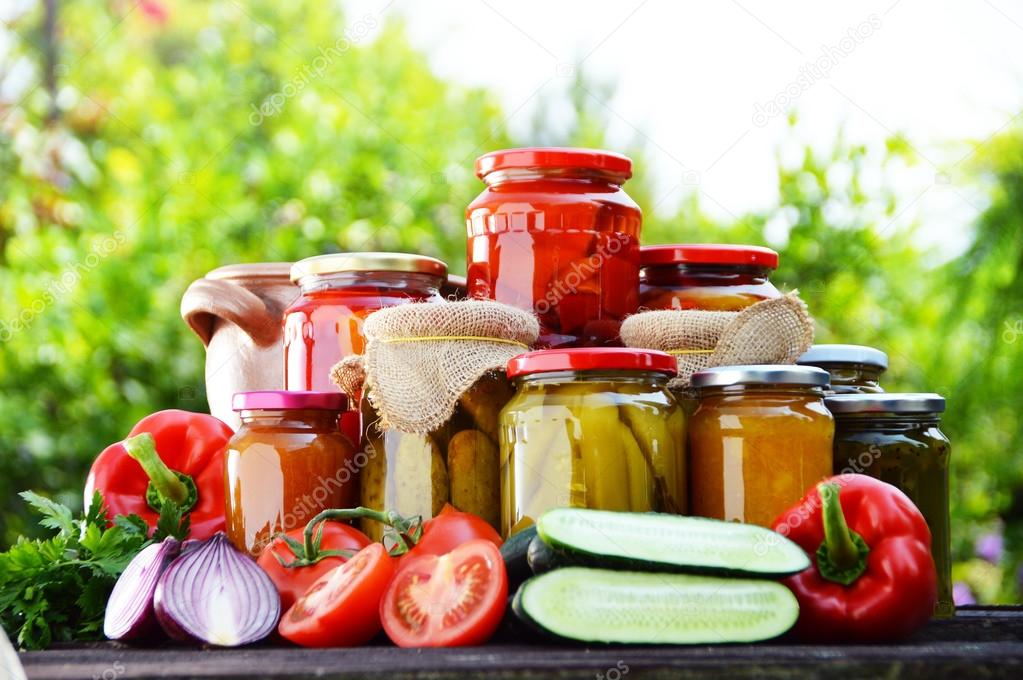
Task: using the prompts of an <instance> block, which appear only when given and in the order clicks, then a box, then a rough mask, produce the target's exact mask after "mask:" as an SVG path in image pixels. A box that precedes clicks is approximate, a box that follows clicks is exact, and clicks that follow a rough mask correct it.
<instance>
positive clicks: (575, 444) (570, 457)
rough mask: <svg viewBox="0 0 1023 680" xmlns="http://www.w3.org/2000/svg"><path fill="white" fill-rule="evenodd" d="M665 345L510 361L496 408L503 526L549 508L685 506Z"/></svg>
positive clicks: (671, 366) (678, 425)
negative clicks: (511, 391)
mask: <svg viewBox="0 0 1023 680" xmlns="http://www.w3.org/2000/svg"><path fill="white" fill-rule="evenodd" d="M675 370H676V369H675V359H674V358H673V357H672V356H671V355H669V354H665V353H664V352H656V351H652V350H638V349H626V348H612V347H600V348H573V349H563V350H546V351H539V352H529V353H527V354H522V355H520V356H518V357H516V358H514V359H512V360H511V361H510V362H509V363H508V368H507V373H508V377H509V378H510V379H512V380H513V381H514V383H515V387H516V393H515V396H513V397H512V399H511V401H509V402H508V404H507V405H506V406H505V407H504V409H503V410H502V411H501V432H500V439H501V528H502V534H503V535H504V536H505V537H507V536H509V535H511V534H514V533H516V532H518V531H520V530H522V529H524V528H526V527H528V526H530V525H531V524H533V523H534V522H535V521H536V519H537V518H538V517H539V516H540V515H541V514H543V513H544V512H545V511H547V510H549V509H551V508H555V507H582V508H594V509H600V510H621V511H632V512H649V511H659V512H674V513H684V512H686V509H687V507H686V485H687V477H686V460H685V447H684V442H685V436H686V422H685V415H684V414H683V412H682V409H681V407H680V406H679V405H678V403H676V401H675V399H674V398H673V397H672V395H671V393H670V392H669V391H668V388H667V383H668V380H669V379H670V378H671V377H672V376H673V375H675Z"/></svg>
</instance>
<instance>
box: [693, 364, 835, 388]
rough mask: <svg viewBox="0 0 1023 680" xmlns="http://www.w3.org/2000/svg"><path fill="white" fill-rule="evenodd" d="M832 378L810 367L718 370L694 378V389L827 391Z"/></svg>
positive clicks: (698, 374)
mask: <svg viewBox="0 0 1023 680" xmlns="http://www.w3.org/2000/svg"><path fill="white" fill-rule="evenodd" d="M830 382H831V375H830V374H829V373H828V372H827V371H825V370H823V369H820V368H814V367H812V366H792V365H788V364H765V365H762V366H718V367H717V368H705V369H703V370H702V371H697V372H696V373H694V374H693V387H728V386H729V385H806V386H809V387H827V386H828V385H829V384H830Z"/></svg>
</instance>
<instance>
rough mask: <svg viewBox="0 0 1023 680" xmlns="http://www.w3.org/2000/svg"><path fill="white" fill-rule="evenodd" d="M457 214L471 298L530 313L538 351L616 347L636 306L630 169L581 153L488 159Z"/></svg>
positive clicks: (621, 159)
mask: <svg viewBox="0 0 1023 680" xmlns="http://www.w3.org/2000/svg"><path fill="white" fill-rule="evenodd" d="M476 174H477V175H478V176H479V177H480V179H482V180H483V181H484V182H486V184H487V188H486V189H485V190H484V191H483V193H481V194H480V195H479V196H477V197H476V199H475V200H474V201H473V202H472V203H470V204H469V206H468V208H466V211H465V217H466V226H467V229H468V234H469V241H468V275H467V279H468V288H469V295H470V297H476V298H486V299H492V300H497V301H498V302H503V303H506V304H509V305H512V306H514V307H518V308H520V309H525V310H528V311H531V312H534V313H535V314H536V315H537V316H538V318H539V320H540V339H539V342H538V346H539V347H574V346H596V345H620V344H621V341H620V339H619V337H618V329H619V326H620V325H621V321H622V319H623V318H625V316H627V315H629V314H632V313H634V312H635V311H636V309H637V306H638V303H639V293H638V288H637V287H638V283H639V235H640V228H641V225H642V222H643V217H642V213H641V211H640V209H639V206H638V205H636V203H635V202H634V201H633V200H632V199H631V198H629V195H628V194H626V193H625V191H624V190H622V184H624V183H625V181H626V180H627V179H628V178H629V177H631V176H632V161H631V160H629V159H628V158H626V157H625V156H621V155H619V154H615V153H610V152H607V151H594V150H590V149H559V148H533V149H509V150H505V151H495V152H493V153H489V154H486V155H485V156H481V157H480V158H479V159H477V160H476Z"/></svg>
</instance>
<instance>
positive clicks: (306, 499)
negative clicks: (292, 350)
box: [224, 391, 367, 556]
mask: <svg viewBox="0 0 1023 680" xmlns="http://www.w3.org/2000/svg"><path fill="white" fill-rule="evenodd" d="M347 405H348V398H347V397H346V396H345V395H344V394H341V393H340V392H285V391H266V392H240V393H238V394H236V395H234V399H233V403H232V407H233V408H234V410H235V411H238V412H239V415H240V416H241V421H242V425H241V427H240V428H239V429H238V431H237V432H236V433H235V434H234V436H233V437H231V440H230V441H229V442H228V444H227V451H226V453H225V455H224V467H225V470H224V484H225V487H226V493H225V495H224V499H225V505H226V507H225V513H226V516H227V535H228V538H230V539H231V542H232V543H233V544H234V545H235V547H237V548H238V549H239V550H242V551H244V552H247V553H249V554H250V555H253V556H256V555H259V553H260V552H261V551H262V549H263V548H264V547H265V546H266V544H267V543H268V542H269V541H270V540H271V539H272V538H273V536H274V535H276V534H277V533H279V532H282V531H290V530H291V529H295V528H298V527H302V526H305V524H306V523H307V522H309V520H311V519H312V518H313V517H315V516H316V515H317V514H318V513H319V512H320V511H321V510H325V509H327V508H350V507H355V506H356V505H358V501H359V484H358V477H359V474H358V473H359V470H360V468H361V467H364V466H365V465H366V463H367V461H366V460H362V461H360V460H359V457H360V456H361V457H364V458H365V457H366V454H364V453H357V452H356V449H355V447H354V446H353V445H352V442H351V441H350V440H349V439H348V437H346V436H345V435H343V434H342V433H341V431H340V429H339V427H338V418H339V416H340V414H341V412H342V411H344V410H345V408H346V407H347Z"/></svg>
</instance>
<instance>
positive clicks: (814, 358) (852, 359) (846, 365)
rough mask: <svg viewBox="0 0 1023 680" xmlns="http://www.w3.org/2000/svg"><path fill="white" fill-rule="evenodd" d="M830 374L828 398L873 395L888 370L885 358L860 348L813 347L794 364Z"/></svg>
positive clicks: (875, 352) (886, 356) (856, 346)
mask: <svg viewBox="0 0 1023 680" xmlns="http://www.w3.org/2000/svg"><path fill="white" fill-rule="evenodd" d="M796 363H797V364H799V365H800V366H816V367H817V368H823V369H824V370H825V371H827V372H828V373H830V374H831V388H830V392H829V393H830V394H876V393H878V392H884V390H883V389H882V388H881V385H880V381H881V374H882V373H884V372H885V371H887V370H888V355H887V354H885V353H884V352H882V351H881V350H879V349H874V348H873V347H865V346H863V345H814V346H813V347H811V348H810V349H809V350H807V352H806V353H805V354H804V355H803V356H801V357H799V358H798V359H797V360H796Z"/></svg>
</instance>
